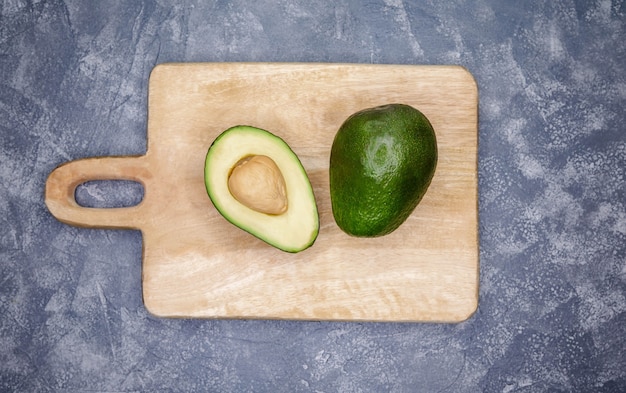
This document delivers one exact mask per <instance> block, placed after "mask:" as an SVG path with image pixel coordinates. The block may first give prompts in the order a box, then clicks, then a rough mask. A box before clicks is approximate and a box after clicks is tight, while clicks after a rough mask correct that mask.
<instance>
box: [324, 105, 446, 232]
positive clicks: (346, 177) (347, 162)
mask: <svg viewBox="0 0 626 393" xmlns="http://www.w3.org/2000/svg"><path fill="white" fill-rule="evenodd" d="M437 157H438V156H437V139H436V136H435V131H434V129H433V127H432V125H431V123H430V121H429V120H428V118H426V116H425V115H424V114H423V113H422V112H420V111H419V110H417V109H415V108H413V107H411V106H409V105H404V104H389V105H383V106H377V107H375V108H369V109H364V110H361V111H359V112H357V113H354V114H353V115H351V116H350V117H348V118H347V119H346V120H345V122H344V123H343V124H342V125H341V127H340V128H339V130H338V131H337V134H336V135H335V138H334V140H333V144H332V148H331V153H330V168H329V175H330V197H331V205H332V212H333V216H334V218H335V222H336V223H337V225H338V226H339V227H340V228H341V229H342V230H343V231H344V232H346V233H347V234H349V235H352V236H357V237H376V236H383V235H386V234H389V233H391V232H393V231H394V230H396V229H397V228H398V227H399V226H400V225H401V224H402V223H403V222H404V221H405V220H406V219H407V218H408V217H409V215H410V214H411V213H412V212H413V210H414V209H415V207H416V206H417V205H418V203H419V202H420V201H421V200H422V197H423V196H424V194H425V193H426V191H427V189H428V186H429V185H430V183H431V180H432V178H433V175H434V174H435V168H436V166H437Z"/></svg>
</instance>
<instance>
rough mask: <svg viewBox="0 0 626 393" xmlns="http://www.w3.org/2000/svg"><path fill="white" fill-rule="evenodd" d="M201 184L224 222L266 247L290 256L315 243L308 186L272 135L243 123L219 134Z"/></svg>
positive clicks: (298, 165)
mask: <svg viewBox="0 0 626 393" xmlns="http://www.w3.org/2000/svg"><path fill="white" fill-rule="evenodd" d="M235 177H236V178H235ZM204 184H205V186H206V190H207V193H208V194H209V198H210V199H211V201H212V202H213V205H214V206H215V208H216V209H217V210H218V211H219V212H220V214H221V215H222V216H224V218H226V219H227V220H228V221H229V222H231V223H232V224H234V225H236V226H237V227H239V228H241V229H243V230H244V231H246V232H249V233H250V234H252V235H254V236H256V237H258V238H259V239H261V240H263V241H265V242H266V243H268V244H270V245H272V246H274V247H276V248H278V249H281V250H283V251H287V252H292V253H295V252H299V251H302V250H304V249H306V248H308V247H310V246H311V245H312V244H313V243H314V242H315V239H316V238H317V235H318V233H319V216H318V212H317V204H316V202H315V196H314V194H313V189H312V188H311V183H310V182H309V178H308V176H307V174H306V171H305V170H304V168H303V166H302V163H301V162H300V159H299V158H298V157H297V156H296V154H295V153H294V152H293V151H292V150H291V148H290V147H289V146H288V145H287V143H285V141H283V140H282V139H281V138H279V137H278V136H276V135H274V134H272V133H270V132H268V131H265V130H262V129H260V128H255V127H251V126H245V125H239V126H235V127H231V128H229V129H227V130H226V131H224V132H222V133H221V134H220V135H219V136H218V137H217V138H216V139H215V141H213V143H212V144H211V147H210V148H209V150H208V152H207V155H206V161H205V166H204Z"/></svg>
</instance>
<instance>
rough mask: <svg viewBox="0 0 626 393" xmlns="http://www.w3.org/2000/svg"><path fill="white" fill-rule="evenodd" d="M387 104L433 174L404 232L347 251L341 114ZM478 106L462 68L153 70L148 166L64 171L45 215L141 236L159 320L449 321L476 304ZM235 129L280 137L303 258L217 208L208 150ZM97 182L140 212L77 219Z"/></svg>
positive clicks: (103, 212) (131, 162)
mask: <svg viewBox="0 0 626 393" xmlns="http://www.w3.org/2000/svg"><path fill="white" fill-rule="evenodd" d="M392 102H399V103H405V104H408V105H412V106H414V107H416V108H418V109H419V110H421V111H422V112H423V113H424V114H425V115H426V116H427V117H428V118H429V119H430V120H431V122H432V124H433V127H434V129H435V132H436V134H437V139H438V146H439V163H438V167H437V171H436V173H435V177H434V178H433V182H432V184H431V187H430V189H429V191H428V192H427V193H426V196H425V197H424V199H423V200H422V202H421V203H420V205H419V206H418V207H417V208H416V210H415V211H414V212H413V214H412V215H411V216H410V217H409V219H408V220H407V221H406V222H405V223H404V224H403V225H402V226H401V227H400V228H399V229H398V230H396V231H395V232H393V233H392V234H390V235H387V236H385V237H381V238H375V239H358V238H352V237H350V236H348V235H346V234H344V233H343V232H342V231H341V230H340V229H339V228H338V227H337V225H336V224H335V222H334V220H333V216H332V212H331V208H330V195H329V189H328V162H329V155H330V147H331V144H332V141H333V138H334V135H335V133H336V131H337V129H338V128H339V126H340V125H341V123H342V122H343V121H344V120H345V118H347V117H348V116H349V115H350V114H352V113H354V112H356V111H358V110H361V109H364V108H368V107H373V106H377V105H382V104H387V103H392ZM477 105H478V91H477V87H476V83H475V81H474V79H473V78H472V76H471V75H470V74H469V73H468V72H467V71H466V70H465V69H464V68H461V67H458V66H412V65H358V64H298V63H187V64H175V63H171V64H162V65H159V66H157V67H155V68H154V70H153V71H152V74H151V77H150V82H149V107H148V149H147V152H146V154H145V155H144V156H140V157H94V158H88V159H83V160H77V161H73V162H69V163H66V164H64V165H61V166H59V167H58V168H57V169H56V170H54V171H53V172H52V173H51V174H50V176H49V178H48V181H47V184H46V204H47V206H48V208H49V210H50V211H51V212H52V214H53V215H54V216H56V217H57V218H58V219H59V220H61V221H63V222H66V223H68V224H71V225H78V226H86V227H113V228H135V229H140V230H141V232H142V234H143V242H144V253H143V298H144V303H145V305H146V308H147V309H148V310H149V311H150V312H151V313H153V314H155V315H157V316H163V317H201V318H268V319H306V320H362V321H437V322H458V321H462V320H465V319H466V318H468V317H469V316H471V315H472V314H473V312H474V311H475V310H476V308H477V305H478V270H479V261H478V209H477V147H478V146H477V143H478V141H477ZM238 124H247V125H252V126H255V127H259V128H264V129H266V130H268V131H271V132H273V133H275V134H276V135H278V136H280V137H281V138H283V139H284V140H285V141H286V142H287V143H288V144H289V145H290V146H291V147H292V149H293V150H294V152H295V153H296V154H298V156H299V157H300V159H301V161H302V163H303V165H304V167H305V169H306V170H307V172H308V175H309V177H310V180H311V183H312V186H313V188H314V193H315V196H316V199H317V203H318V208H319V213H320V226H321V228H320V234H319V236H318V239H317V241H316V242H315V244H314V245H313V246H312V247H311V248H309V249H307V250H305V251H303V252H300V253H298V254H289V253H285V252H282V251H279V250H277V249H275V248H273V247H271V246H269V245H267V244H265V243H263V242H262V241H260V240H258V239H256V238H254V237H253V236H251V235H249V234H247V233H246V232H244V231H242V230H240V229H238V228H236V227H234V226H233V225H231V224H229V223H228V222H227V221H226V220H225V219H224V218H223V217H221V216H220V215H219V213H218V212H217V211H216V210H215V208H214V207H213V205H212V204H211V201H210V200H209V198H208V197H207V194H206V191H205V188H204V180H203V170H204V158H205V155H206V152H207V149H208V148H209V146H210V145H211V143H212V141H213V140H214V139H215V137H216V136H217V135H218V134H219V133H220V132H222V131H223V130H225V129H226V128H228V127H231V126H234V125H238ZM96 179H130V180H136V181H139V182H141V183H142V184H143V186H144V190H145V193H144V198H143V200H142V202H141V203H140V204H138V205H137V206H133V207H128V208H120V209H97V208H85V207H81V206H79V205H78V204H77V203H76V201H75V199H74V190H75V188H76V186H78V185H79V184H81V183H82V182H85V181H89V180H96Z"/></svg>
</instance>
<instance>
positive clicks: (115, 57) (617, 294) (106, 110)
mask: <svg viewBox="0 0 626 393" xmlns="http://www.w3.org/2000/svg"><path fill="white" fill-rule="evenodd" d="M625 25H626V4H625V3H624V1H615V0H614V1H611V0H599V1H583V0H580V1H565V0H564V1H554V2H544V1H520V2H517V1H516V2H513V1H508V2H505V1H497V0H474V1H469V0H468V1H463V0H457V1H445V2H433V1H420V2H417V1H402V0H368V1H356V0H337V1H321V0H312V1H311V0H278V1H267V0H261V1H255V2H246V1H230V2H229V1H207V2H197V3H196V2H192V1H183V2H180V3H179V4H176V5H173V2H171V3H170V2H168V1H165V0H156V1H143V2H140V1H137V2H121V3H120V2H117V1H94V0H92V1H78V0H71V1H48V2H46V1H30V0H5V1H3V2H0V132H1V134H0V137H1V140H0V213H1V214H0V391H66V392H72V391H116V392H130V391H156V390H159V389H163V390H169V391H182V392H198V391H204V390H208V391H241V392H248V391H250V392H252V391H255V392H261V391H270V392H272V391H273V392H292V391H303V392H305V391H311V392H335V391H342V392H361V391H363V392H366V391H380V392H383V391H392V392H477V391H486V392H543V391H552V392H556V391H568V392H569V391H578V392H624V391H626V355H625V353H626V208H625V200H626V197H625V191H626V186H625V183H626V179H625V173H624V172H625V167H626V135H625V131H626V111H625V109H624V108H625V106H626V105H625V104H626V43H625V42H626V29H625ZM167 61H302V62H318V61H323V62H357V63H402V64H461V65H463V66H466V67H467V68H468V69H469V70H470V71H471V72H472V73H473V75H474V76H475V78H476V80H477V82H478V86H479V91H480V109H479V111H480V125H479V133H480V148H479V188H480V191H479V195H480V197H479V202H480V231H481V242H480V250H481V251H480V257H481V288H480V307H479V310H478V312H477V313H476V314H475V315H474V316H473V317H472V318H471V319H470V320H468V321H467V322H464V323H461V324H457V325H445V324H392V323H388V324H387V323H320V322H290V321H202V320H162V319H158V318H154V317H152V316H150V315H148V314H147V313H146V311H145V309H144V307H143V305H142V301H141V282H140V279H141V267H140V262H141V235H140V233H139V232H136V231H113V230H88V229H79V228H75V227H70V226H66V225H64V224H61V223H60V222H58V221H56V220H55V219H54V218H53V217H52V216H51V215H50V214H49V213H48V211H47V210H46V208H45V206H44V204H43V188H44V183H45V179H46V177H47V175H48V174H49V173H50V171H52V169H54V167H55V166H57V165H59V164H61V163H63V162H66V161H70V160H74V159H78V158H81V157H90V156H100V155H125V154H142V153H144V152H145V149H146V93H147V85H146V83H147V80H148V76H149V72H150V70H151V69H152V67H153V66H154V65H155V64H158V63H162V62H167ZM79 198H80V199H81V200H82V201H83V203H85V204H90V205H94V206H109V205H117V204H128V203H131V204H132V203H133V201H135V202H136V201H137V200H139V199H141V190H140V189H138V188H137V187H128V186H123V185H122V186H120V185H117V184H116V185H107V184H106V183H104V184H101V183H94V184H89V185H85V186H84V187H81V189H80V190H79Z"/></svg>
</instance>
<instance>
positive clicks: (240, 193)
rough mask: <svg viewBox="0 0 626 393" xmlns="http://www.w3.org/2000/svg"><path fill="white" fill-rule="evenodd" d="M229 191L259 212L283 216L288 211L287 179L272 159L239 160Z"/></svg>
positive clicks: (230, 181) (245, 204)
mask: <svg viewBox="0 0 626 393" xmlns="http://www.w3.org/2000/svg"><path fill="white" fill-rule="evenodd" d="M228 189H229V191H230V193H231V195H232V196H233V197H234V198H235V199H236V200H237V201H239V202H240V203H241V204H243V205H244V206H246V207H248V208H250V209H252V210H255V211H257V212H260V213H265V214H272V215H280V214H283V213H284V212H286V211H287V207H288V206H287V187H286V185H285V178H284V177H283V174H282V172H281V171H280V169H279V168H278V166H277V165H276V163H275V162H274V160H272V159H271V158H270V157H268V156H265V155H250V156H246V157H244V158H242V159H241V160H239V161H238V162H237V163H236V164H235V166H234V167H233V168H232V170H231V172H230V175H229V177H228Z"/></svg>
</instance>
